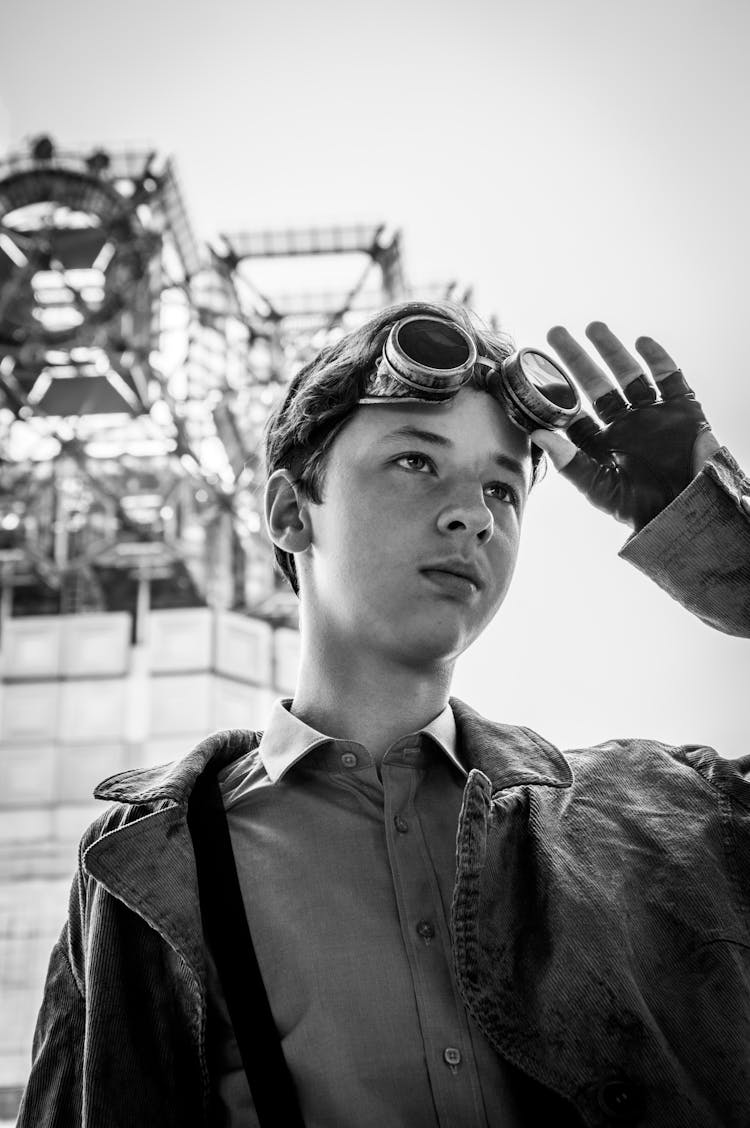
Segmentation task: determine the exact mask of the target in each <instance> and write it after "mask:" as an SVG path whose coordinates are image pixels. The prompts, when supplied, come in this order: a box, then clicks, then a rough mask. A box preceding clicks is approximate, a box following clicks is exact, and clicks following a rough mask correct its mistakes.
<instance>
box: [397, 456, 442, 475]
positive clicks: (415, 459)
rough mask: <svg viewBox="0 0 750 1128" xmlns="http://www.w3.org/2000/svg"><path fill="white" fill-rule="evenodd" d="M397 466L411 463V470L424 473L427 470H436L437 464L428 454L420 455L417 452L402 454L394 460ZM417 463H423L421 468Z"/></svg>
mask: <svg viewBox="0 0 750 1128" xmlns="http://www.w3.org/2000/svg"><path fill="white" fill-rule="evenodd" d="M394 461H395V463H396V465H398V464H399V463H402V462H409V463H411V465H410V466H409V467H408V469H409V470H416V471H417V472H418V473H420V474H421V473H424V471H425V469H430V468H431V469H433V470H434V469H435V463H434V462H433V461H432V459H431V458H428V457H427V455H426V454H418V453H417V452H416V451H410V452H409V454H401V455H399V457H398V458H396V459H394ZM415 463H421V464H422V465H421V466H416V465H415Z"/></svg>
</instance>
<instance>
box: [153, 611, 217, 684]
mask: <svg viewBox="0 0 750 1128" xmlns="http://www.w3.org/2000/svg"><path fill="white" fill-rule="evenodd" d="M147 644H148V650H149V666H150V668H151V670H152V671H154V672H156V673H178V672H179V671H181V670H208V669H210V667H211V662H212V658H213V612H212V611H211V609H210V608H209V607H188V608H182V609H180V610H175V611H152V612H151V613H150V615H149V617H148V639H147Z"/></svg>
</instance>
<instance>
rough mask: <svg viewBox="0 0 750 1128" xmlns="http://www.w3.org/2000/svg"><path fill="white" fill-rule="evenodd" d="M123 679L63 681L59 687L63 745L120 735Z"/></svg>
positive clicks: (113, 739)
mask: <svg viewBox="0 0 750 1128" xmlns="http://www.w3.org/2000/svg"><path fill="white" fill-rule="evenodd" d="M124 705H125V680H124V679H123V678H117V679H111V680H110V679H108V678H107V679H105V678H97V679H91V680H81V681H69V682H63V683H62V684H61V686H60V724H59V728H58V732H59V738H60V740H61V741H63V742H65V743H66V744H79V743H80V744H85V743H89V742H90V741H95V740H105V741H119V740H122V737H123V727H124Z"/></svg>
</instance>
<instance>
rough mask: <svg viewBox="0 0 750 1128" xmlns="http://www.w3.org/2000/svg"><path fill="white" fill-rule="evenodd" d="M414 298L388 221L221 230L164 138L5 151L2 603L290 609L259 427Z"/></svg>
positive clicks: (18, 610)
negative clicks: (314, 367)
mask: <svg viewBox="0 0 750 1128" xmlns="http://www.w3.org/2000/svg"><path fill="white" fill-rule="evenodd" d="M290 280H293V281H292V285H291V286H290V285H289V283H290ZM306 280H307V288H305V282H306ZM439 292H440V293H441V295H442V296H446V295H447V294H449V293H450V292H451V291H450V288H439ZM408 293H409V289H408V287H407V284H406V281H405V278H404V270H403V263H402V255H401V240H400V235H399V233H398V232H389V231H387V230H386V228H385V226H384V225H377V224H371V225H358V226H351V225H350V226H343V227H329V228H310V229H307V230H282V231H260V232H246V233H239V234H234V235H227V236H224V237H222V238H221V239H220V240H219V242H218V244H217V245H216V246H214V247H208V246H203V245H200V244H199V243H198V241H197V240H196V238H195V236H194V235H193V232H192V229H191V226H190V222H189V220H188V217H187V213H186V210H185V206H184V203H183V198H182V193H181V191H180V187H179V182H178V179H177V175H176V172H175V169H174V166H173V164H172V163H171V161H169V160H166V161H165V160H162V159H160V158H159V157H158V156H157V155H156V154H155V153H153V152H125V153H110V152H105V151H104V150H102V149H97V150H94V151H93V152H90V153H88V154H84V153H76V152H64V151H61V150H58V149H57V148H56V147H55V145H54V143H53V142H52V141H51V140H50V139H49V138H45V137H42V138H39V139H37V140H36V141H35V142H34V143H33V144H32V145H31V147H30V148H29V150H28V151H24V152H17V153H13V154H11V155H9V156H8V157H7V158H6V159H5V160H4V161H2V162H0V403H1V406H0V580H1V582H2V590H3V613H4V614H5V615H8V614H15V615H19V614H20V615H24V614H34V613H41V612H47V613H55V612H58V611H59V612H62V613H77V612H83V611H87V610H117V609H132V610H134V609H135V608H136V606H138V591H139V590H140V592H141V596H143V589H144V585H145V586H146V589H147V592H148V598H149V600H150V601H151V603H152V604H153V605H154V606H158V607H168V606H197V605H202V604H206V605H208V606H210V607H214V608H234V609H248V610H252V611H255V612H258V613H260V614H267V615H269V616H277V617H280V618H284V617H286V618H287V619H293V618H294V614H295V601H294V600H293V597H291V595H290V594H288V593H287V592H286V591H285V590H284V588H283V587H282V586H281V584H280V582H279V580H278V578H277V577H276V576H275V574H274V570H273V568H272V564H271V555H270V548H269V546H268V544H267V543H266V542H265V540H264V538H263V537H262V536H261V535H260V529H261V516H260V511H259V485H260V476H261V465H260V454H259V451H260V447H261V432H262V427H263V424H264V422H265V419H266V418H267V416H268V413H269V411H270V410H271V409H272V407H273V405H274V403H275V402H276V400H277V398H278V395H279V394H280V392H281V390H282V389H283V388H284V386H285V385H286V383H287V382H288V380H289V379H290V377H291V375H292V374H293V373H294V372H295V371H296V370H297V369H298V368H299V367H300V365H301V364H303V363H304V362H305V361H306V360H307V359H309V357H310V356H311V355H312V354H313V353H314V352H316V351H317V350H318V349H319V348H321V347H322V346H323V345H324V344H325V343H327V342H328V341H330V340H331V339H333V337H335V336H337V335H339V334H341V333H342V332H344V331H346V330H348V329H349V328H351V327H353V326H354V325H356V324H357V323H359V322H360V321H361V320H363V319H364V318H365V317H366V316H368V314H370V313H371V312H372V311H373V310H375V309H376V308H378V307H380V306H382V305H383V304H385V303H387V302H390V301H395V300H398V299H401V298H403V297H405V296H407V295H408ZM140 605H141V606H143V605H144V603H143V599H142V598H141V603H140Z"/></svg>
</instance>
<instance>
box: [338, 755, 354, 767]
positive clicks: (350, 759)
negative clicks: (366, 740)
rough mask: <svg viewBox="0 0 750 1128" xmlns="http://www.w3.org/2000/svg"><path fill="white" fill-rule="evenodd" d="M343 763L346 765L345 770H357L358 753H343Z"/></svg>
mask: <svg viewBox="0 0 750 1128" xmlns="http://www.w3.org/2000/svg"><path fill="white" fill-rule="evenodd" d="M341 763H342V764H343V765H344V767H345V768H356V766H357V756H356V753H354V752H342V753H341Z"/></svg>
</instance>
